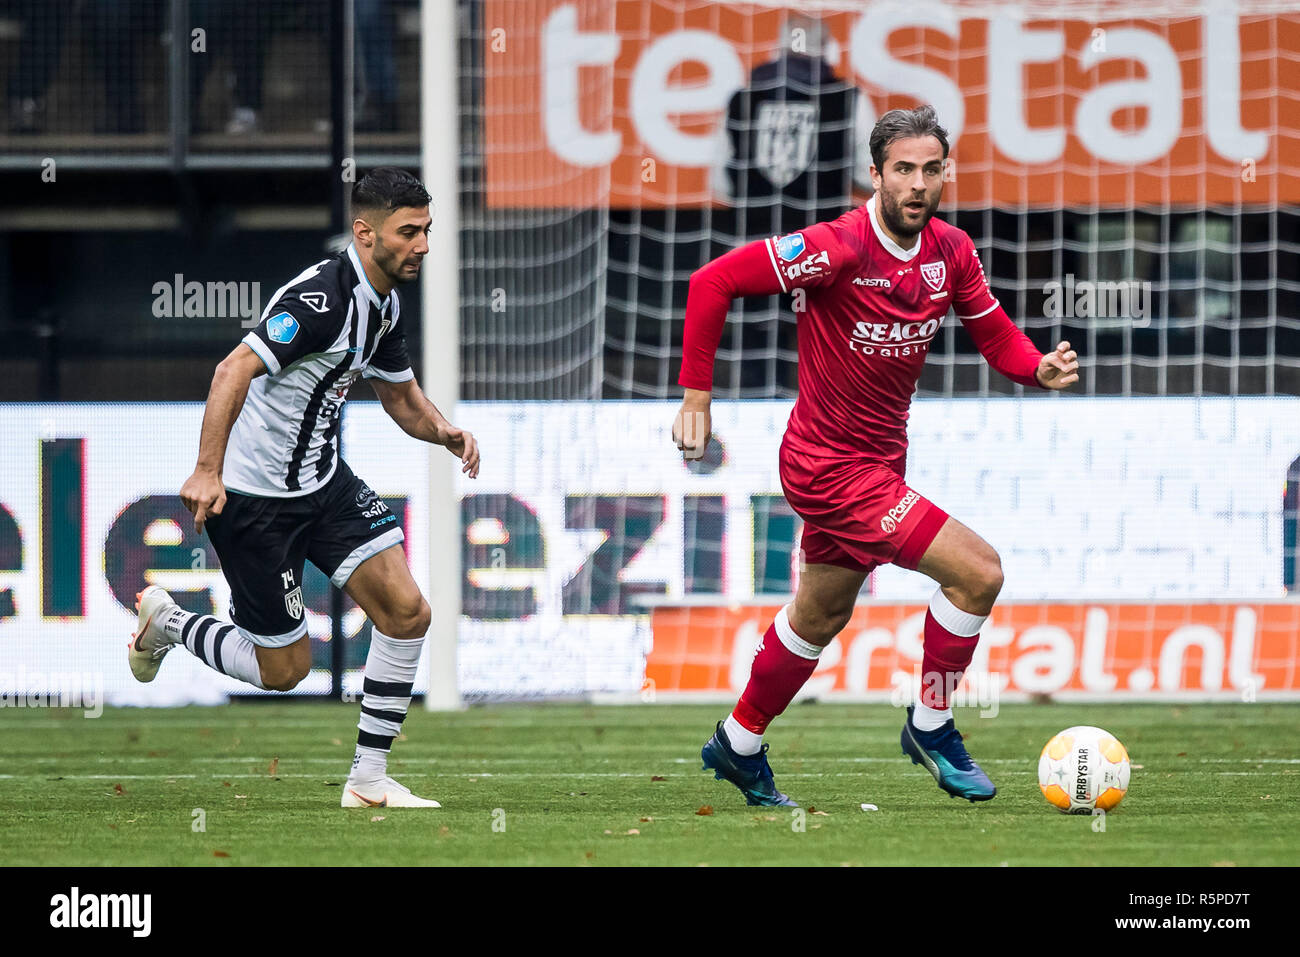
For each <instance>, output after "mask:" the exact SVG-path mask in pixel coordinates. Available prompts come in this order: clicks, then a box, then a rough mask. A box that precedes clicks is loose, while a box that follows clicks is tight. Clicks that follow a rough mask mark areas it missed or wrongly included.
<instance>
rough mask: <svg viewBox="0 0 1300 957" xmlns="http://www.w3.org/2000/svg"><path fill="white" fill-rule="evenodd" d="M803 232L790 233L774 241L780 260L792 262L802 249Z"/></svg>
mask: <svg viewBox="0 0 1300 957" xmlns="http://www.w3.org/2000/svg"><path fill="white" fill-rule="evenodd" d="M804 245H805V244H804V241H803V233H791V234H790V235H789V236H782V237H781V238H780V239H778V240H777V241H776V254H777V255H778V256H780V257H781V261H782V262H787V263H788V262H793V261H794V260H796V259H798V258H799V254H800V253H802V252H803V251H804Z"/></svg>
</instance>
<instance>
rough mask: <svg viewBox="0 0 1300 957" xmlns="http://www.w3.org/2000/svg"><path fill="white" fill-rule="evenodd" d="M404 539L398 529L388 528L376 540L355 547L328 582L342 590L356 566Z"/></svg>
mask: <svg viewBox="0 0 1300 957" xmlns="http://www.w3.org/2000/svg"><path fill="white" fill-rule="evenodd" d="M405 538H406V536H405V535H403V534H402V530H401V529H400V528H390V529H389V530H388V531H386V532H384V534H382V535H380V536H379V537H378V538H372V539H371V540H370V541H368V542H366V543H365V544H364V545H361V546H359V547H357V548H356V549H355V550H354V551H353V552H352V554H351V555H349V556H348V557H347V558H345V559H343V563H342V564H341V565H339V567H338V568H337V569H336V570H335V572H334V574H333V575H331V576H330V581H332V582H333V583H334V584H335V585H337V586H338V587H339V588H342V587H343V586H344V585H346V584H347V583H348V579H349V578H351V577H352V573H353V572H354V571H356V570H357V566H358V565H360V564H361V563H362V562H364V561H365V560H366V559H367V558H369V557H371V556H372V555H378V554H379V553H380V552H382V551H383V550H384V549H385V548H392V547H393V546H394V545H400V544H402V542H403V540H404V539H405Z"/></svg>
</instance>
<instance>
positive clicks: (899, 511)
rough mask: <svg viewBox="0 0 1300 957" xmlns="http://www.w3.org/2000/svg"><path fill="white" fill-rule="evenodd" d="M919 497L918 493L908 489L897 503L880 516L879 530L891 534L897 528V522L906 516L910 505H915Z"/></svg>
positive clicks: (910, 507) (910, 508)
mask: <svg viewBox="0 0 1300 957" xmlns="http://www.w3.org/2000/svg"><path fill="white" fill-rule="evenodd" d="M920 499H921V496H920V495H918V494H917V493H916V492H911V491H909V492H908V493H907V494H906V495H904V496H903V497H902V498H901V499H900V500H899V502H898V504H897V505H895V506H894V507H893V508H891V509H890V510H889V511H888V512H886V513H885V514H884V516H882V517H881V519H880V528H881V530H882V531H883V532H884V533H885V534H886V535H893V534H894V530H895V529H897V528H898V523H899V522H901V521H902V520H903V519H904V518H905V517H906V516H907V513H908V512H910V511H911V510H912V506H913V505H915V504H916V503H917V502H918V501H920Z"/></svg>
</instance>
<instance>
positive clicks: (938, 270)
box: [921, 260, 948, 292]
mask: <svg viewBox="0 0 1300 957" xmlns="http://www.w3.org/2000/svg"><path fill="white" fill-rule="evenodd" d="M947 277H948V267H947V265H946V264H945V263H944V262H943V261H942V260H940V261H939V262H937V263H922V264H921V278H922V279H924V280H925V284H926V285H927V286H929V287H930V288H931V289H933V290H934V291H935V292H939V291H940V290H942V289H943V281H944V280H945V279H946V278H947Z"/></svg>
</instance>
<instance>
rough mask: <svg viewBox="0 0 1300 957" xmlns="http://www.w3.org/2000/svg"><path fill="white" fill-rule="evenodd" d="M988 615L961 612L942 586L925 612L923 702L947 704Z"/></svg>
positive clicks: (935, 705)
mask: <svg viewBox="0 0 1300 957" xmlns="http://www.w3.org/2000/svg"><path fill="white" fill-rule="evenodd" d="M986 618H988V615H972V614H971V613H970V612H965V611H962V610H961V609H960V608H958V607H957V606H956V605H954V604H953V603H952V602H951V601H949V600H948V596H947V595H945V594H944V593H943V589H942V588H941V589H939V590H937V591H936V592H935V593H934V597H933V598H931V599H930V609H929V611H927V612H926V613H925V644H924V653H923V655H922V658H921V704H923V705H925V706H926V707H927V708H933V709H934V710H936V711H943V710H945V709H946V708H947V707H948V699H949V697H950V696H951V695H952V693H953V692H954V691H955V690H956V689H957V685H958V684H960V683H961V676H962V675H963V674H965V672H966V669H967V667H969V666H970V660H971V658H972V657H973V656H974V655H975V646H976V645H977V644H978V643H979V640H980V628H981V627H982V626H983V624H984V621H985V619H986Z"/></svg>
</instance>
